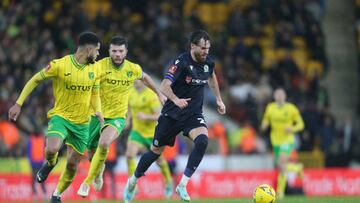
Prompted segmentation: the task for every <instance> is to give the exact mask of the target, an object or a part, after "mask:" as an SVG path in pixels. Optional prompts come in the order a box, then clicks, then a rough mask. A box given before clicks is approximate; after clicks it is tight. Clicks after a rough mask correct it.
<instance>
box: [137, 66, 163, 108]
mask: <svg viewBox="0 0 360 203" xmlns="http://www.w3.org/2000/svg"><path fill="white" fill-rule="evenodd" d="M142 81H143V82H144V84H145V85H146V86H147V87H148V88H150V89H151V90H152V91H153V92H155V94H156V95H157V96H158V98H159V100H160V102H161V104H162V105H164V104H165V101H166V97H165V96H164V95H163V94H162V93H161V91H160V90H159V89H158V88H157V87H156V85H155V82H154V80H153V79H152V78H151V77H150V75H148V74H146V73H145V72H143V78H142Z"/></svg>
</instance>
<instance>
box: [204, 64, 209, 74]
mask: <svg viewBox="0 0 360 203" xmlns="http://www.w3.org/2000/svg"><path fill="white" fill-rule="evenodd" d="M204 72H205V73H208V72H209V66H208V65H207V64H205V65H204Z"/></svg>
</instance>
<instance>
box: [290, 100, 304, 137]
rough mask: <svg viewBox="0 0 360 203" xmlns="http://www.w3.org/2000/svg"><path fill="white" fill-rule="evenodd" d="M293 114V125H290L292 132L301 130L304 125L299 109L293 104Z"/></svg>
mask: <svg viewBox="0 0 360 203" xmlns="http://www.w3.org/2000/svg"><path fill="white" fill-rule="evenodd" d="M293 111H294V114H293V120H294V123H295V124H294V125H293V126H292V132H293V133H297V132H299V131H302V130H303V129H304V127H305V125H304V120H303V119H302V117H301V115H300V112H299V110H298V109H297V108H296V107H295V106H294V110H293Z"/></svg>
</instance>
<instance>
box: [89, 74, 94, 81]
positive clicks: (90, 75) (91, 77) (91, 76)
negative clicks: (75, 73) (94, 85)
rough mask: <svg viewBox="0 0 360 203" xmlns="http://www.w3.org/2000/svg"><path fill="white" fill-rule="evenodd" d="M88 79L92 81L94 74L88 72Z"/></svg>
mask: <svg viewBox="0 0 360 203" xmlns="http://www.w3.org/2000/svg"><path fill="white" fill-rule="evenodd" d="M89 79H90V80H92V79H94V72H89Z"/></svg>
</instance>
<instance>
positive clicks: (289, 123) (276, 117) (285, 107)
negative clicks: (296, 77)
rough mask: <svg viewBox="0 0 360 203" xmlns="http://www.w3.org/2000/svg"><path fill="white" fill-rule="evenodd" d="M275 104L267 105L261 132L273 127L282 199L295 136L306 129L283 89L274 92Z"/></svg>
mask: <svg viewBox="0 0 360 203" xmlns="http://www.w3.org/2000/svg"><path fill="white" fill-rule="evenodd" d="M274 99H275V102H272V103H270V104H268V105H267V107H266V110H265V114H264V117H263V120H262V123H261V130H263V131H265V130H267V129H268V127H269V126H271V133H270V140H271V145H272V147H273V151H274V156H275V157H274V161H275V164H276V167H277V169H278V171H279V173H278V178H277V188H276V192H277V197H278V198H282V197H283V196H284V193H285V187H286V168H287V164H288V162H289V157H290V154H291V152H292V151H293V150H294V144H295V136H294V133H297V132H299V131H301V130H303V129H304V121H303V119H302V118H301V115H300V113H299V110H298V109H297V108H296V106H295V105H294V104H291V103H289V102H286V93H285V90H284V89H282V88H278V89H276V90H275V91H274Z"/></svg>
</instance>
